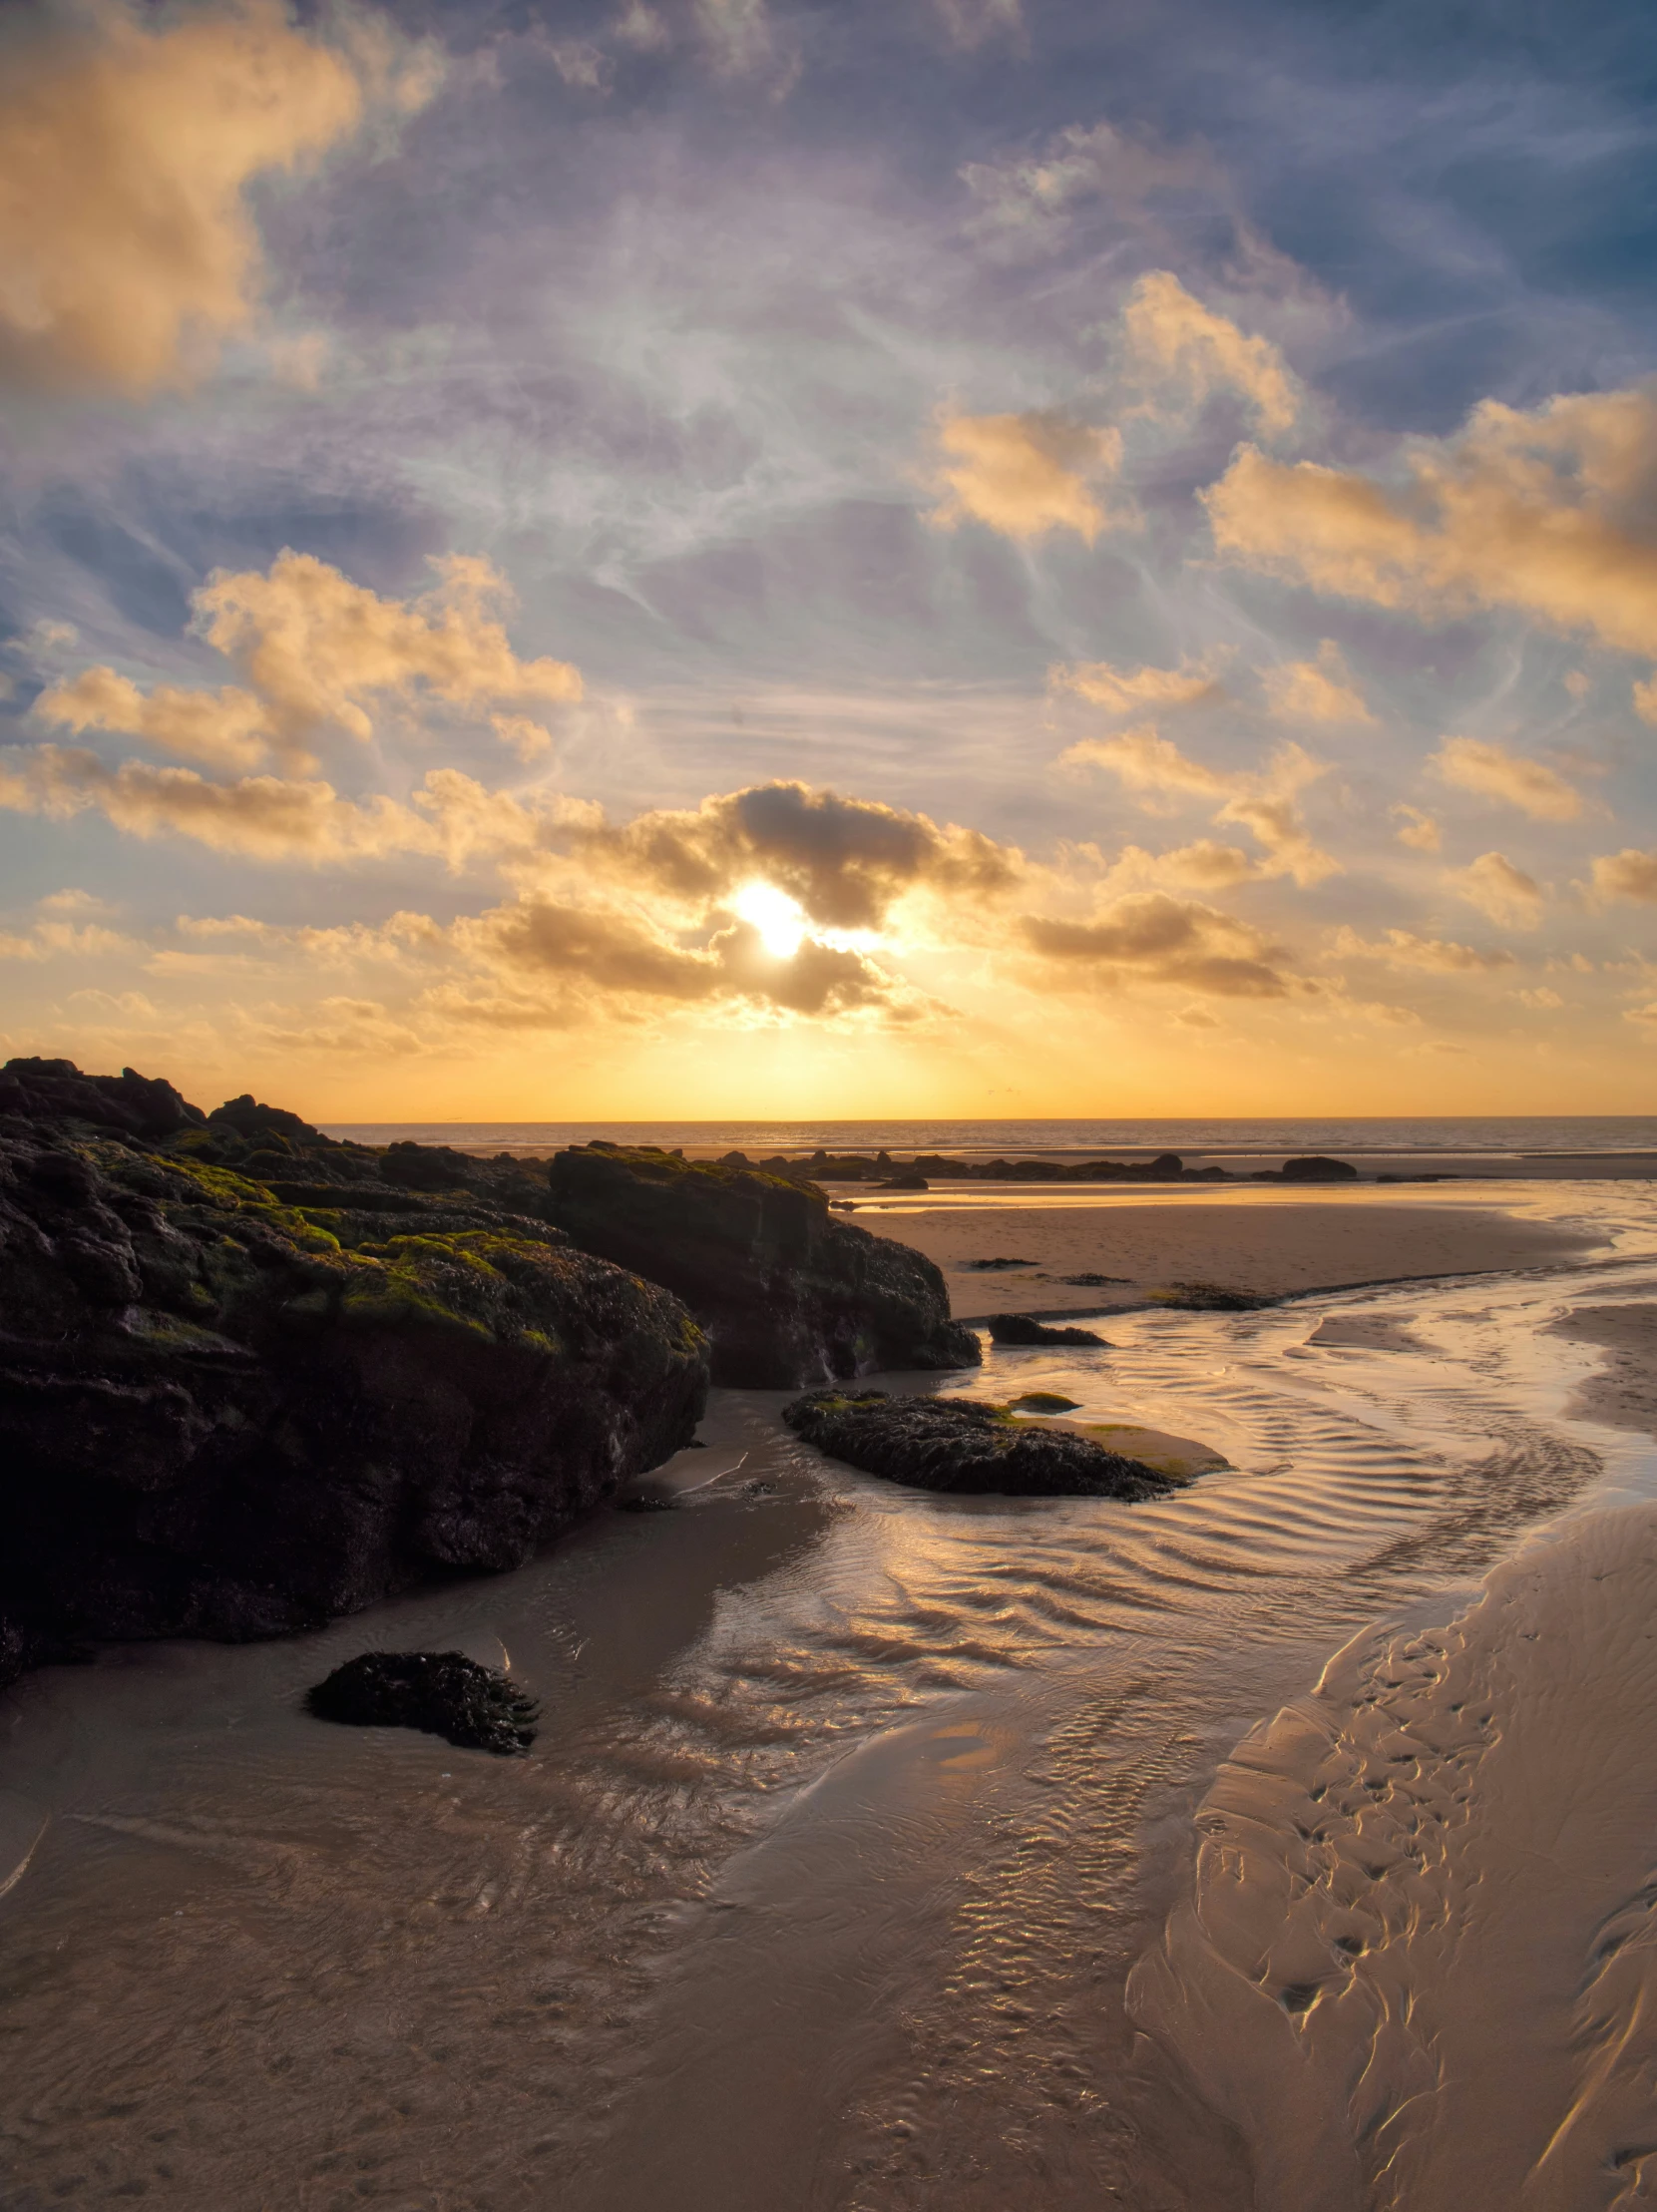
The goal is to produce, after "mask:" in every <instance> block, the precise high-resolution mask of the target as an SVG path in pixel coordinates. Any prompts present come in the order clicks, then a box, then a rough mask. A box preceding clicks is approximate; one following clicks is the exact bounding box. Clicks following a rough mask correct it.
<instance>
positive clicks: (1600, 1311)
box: [1549, 1285, 1657, 1435]
mask: <svg viewBox="0 0 1657 2212" xmlns="http://www.w3.org/2000/svg"><path fill="white" fill-rule="evenodd" d="M1643 1287H1647V1288H1649V1289H1652V1290H1654V1291H1657V1285H1649V1286H1643ZM1549 1334H1550V1335H1552V1336H1563V1337H1571V1338H1573V1339H1575V1341H1576V1342H1577V1343H1580V1344H1595V1345H1598V1346H1600V1347H1601V1348H1602V1349H1603V1350H1604V1351H1605V1353H1606V1355H1607V1357H1606V1359H1605V1362H1604V1364H1603V1365H1602V1367H1601V1368H1600V1371H1599V1373H1598V1374H1597V1375H1595V1376H1593V1377H1591V1378H1590V1379H1589V1381H1587V1382H1586V1383H1584V1384H1582V1386H1581V1387H1580V1388H1579V1389H1578V1391H1577V1392H1576V1395H1575V1397H1574V1399H1573V1401H1572V1411H1573V1412H1576V1413H1579V1414H1581V1415H1583V1416H1584V1418H1586V1419H1587V1420H1589V1421H1602V1422H1604V1423H1605V1425H1606V1426H1607V1427H1608V1428H1612V1429H1641V1430H1644V1431H1645V1432H1646V1433H1647V1434H1648V1435H1657V1303H1654V1304H1647V1305H1615V1306H1578V1307H1577V1308H1576V1309H1575V1311H1574V1312H1572V1313H1569V1314H1566V1315H1565V1316H1564V1318H1563V1319H1562V1320H1559V1321H1556V1322H1554V1324H1553V1326H1552V1328H1551V1330H1550V1331H1549Z"/></svg>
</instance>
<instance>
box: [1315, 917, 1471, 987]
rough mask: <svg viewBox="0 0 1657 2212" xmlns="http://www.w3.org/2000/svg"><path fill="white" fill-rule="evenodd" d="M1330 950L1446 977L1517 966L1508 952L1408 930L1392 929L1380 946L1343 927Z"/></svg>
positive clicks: (1349, 957) (1339, 955)
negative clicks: (1484, 948)
mask: <svg viewBox="0 0 1657 2212" xmlns="http://www.w3.org/2000/svg"><path fill="white" fill-rule="evenodd" d="M1330 950H1331V951H1332V952H1333V953H1334V955H1335V957H1336V959H1337V960H1375V961H1379V962H1380V963H1381V965H1382V966H1383V967H1386V968H1423V969H1426V970H1427V971H1428V972H1429V973H1430V974H1434V975H1443V976H1450V975H1466V974H1471V973H1474V972H1476V971H1478V970H1482V969H1486V968H1511V967H1512V966H1513V964H1514V962H1513V955H1512V954H1511V953H1510V952H1507V951H1505V950H1500V951H1496V952H1480V951H1479V950H1478V949H1477V948H1476V947H1475V946H1472V945H1458V944H1456V943H1454V941H1453V940H1451V939H1448V938H1443V937H1417V936H1415V935H1414V934H1413V933H1412V932H1411V931H1409V930H1407V929H1390V930H1388V932H1387V933H1386V935H1385V937H1383V938H1382V939H1381V940H1380V941H1379V942H1378V943H1366V942H1365V940H1364V939H1363V938H1362V937H1360V936H1359V934H1358V932H1357V931H1356V930H1355V929H1349V928H1342V929H1339V930H1337V931H1336V933H1335V936H1334V938H1333V940H1332V941H1331V945H1330Z"/></svg>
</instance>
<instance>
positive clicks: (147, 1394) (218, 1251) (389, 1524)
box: [0, 1062, 707, 1672]
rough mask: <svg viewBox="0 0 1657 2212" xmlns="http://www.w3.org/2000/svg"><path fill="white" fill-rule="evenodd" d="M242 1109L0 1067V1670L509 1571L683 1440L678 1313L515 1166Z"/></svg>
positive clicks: (264, 1627) (285, 1625)
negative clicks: (440, 1174) (338, 1140)
mask: <svg viewBox="0 0 1657 2212" xmlns="http://www.w3.org/2000/svg"><path fill="white" fill-rule="evenodd" d="M252 1106H253V1102H251V1101H236V1102H233V1103H232V1108H221V1109H220V1113H221V1114H226V1113H228V1114H230V1115H231V1118H230V1119H227V1120H220V1119H219V1117H218V1116H211V1117H209V1116H205V1115H202V1114H201V1113H200V1112H198V1111H197V1110H196V1109H194V1108H190V1107H188V1106H185V1103H184V1102H183V1101H182V1100H180V1099H179V1098H178V1094H177V1093H175V1092H173V1091H172V1090H171V1087H170V1086H167V1085H165V1084H162V1085H156V1084H146V1083H145V1081H144V1079H142V1078H138V1077H134V1076H131V1075H130V1074H129V1075H127V1076H123V1077H121V1078H106V1079H100V1078H88V1077H83V1076H80V1075H79V1073H78V1071H76V1070H74V1069H72V1068H70V1067H69V1066H68V1064H67V1063H62V1062H22V1063H18V1062H13V1063H12V1064H11V1065H10V1066H9V1067H8V1068H7V1069H5V1070H4V1071H0V1670H9V1671H11V1672H16V1671H17V1670H18V1669H20V1668H21V1667H22V1666H23V1665H26V1664H29V1663H31V1662H32V1661H33V1660H35V1659H38V1658H39V1657H41V1656H49V1655H50V1654H51V1653H52V1652H54V1651H57V1650H59V1649H62V1648H63V1647H64V1646H65V1645H66V1643H69V1642H73V1641H74V1640H76V1639H99V1638H104V1637H133V1636H157V1635H209V1636H220V1637H232V1638H238V1637H244V1636H258V1635H267V1634H271V1633H274V1632H276V1631H279V1630H283V1629H289V1628H296V1627H304V1626H309V1625H313V1624H316V1623H319V1622H321V1621H323V1620H326V1619H328V1618H329V1617H331V1616H332V1615H335V1614H339V1613H345V1612H351V1611H354V1610H356V1609H357V1608H359V1607H361V1606H363V1605H367V1604H370V1603H372V1602H373V1601H375V1600H376V1599H378V1598H381V1597H383V1596H385V1595H387V1594H388V1593H390V1592H391V1591H394V1590H397V1589H400V1588H403V1587H406V1586H408V1585H410V1584H413V1583H416V1582H418V1581H420V1580H422V1579H425V1578H428V1577H430V1576H432V1575H441V1574H444V1573H452V1572H456V1571H480V1570H483V1571H494V1570H499V1569H502V1568H507V1567H513V1566H516V1565H518V1564H520V1563H521V1562H522V1561H523V1560H525V1559H527V1558H528V1557H529V1556H530V1555H531V1553H532V1552H533V1551H534V1550H535V1549H536V1548H537V1547H538V1546H539V1545H541V1544H543V1543H545V1542H546V1541H547V1540H548V1539H549V1538H551V1537H553V1536H555V1535H557V1534H558V1533H559V1531H561V1530H562V1529H564V1528H566V1527H568V1526H569V1524H570V1523H571V1522H572V1521H574V1520H575V1519H576V1517H577V1516H578V1515H580V1514H582V1513H584V1512H585V1511H587V1510H588V1509H590V1508H591V1507H592V1506H593V1505H595V1504H596V1503H597V1502H599V1501H600V1500H601V1499H603V1498H605V1497H606V1496H608V1495H609V1494H610V1492H611V1491H612V1490H613V1489H614V1488H615V1487H616V1486H617V1484H618V1483H619V1482H621V1480H622V1479H624V1478H626V1477H628V1476H631V1475H634V1474H637V1473H640V1472H642V1471H643V1470H644V1469H646V1468H649V1467H652V1466H654V1465H656V1464H658V1463H659V1462H660V1461H662V1460H663V1459H666V1458H667V1457H668V1456H669V1455H670V1454H671V1453H672V1452H674V1451H675V1450H677V1449H678V1448H679V1447H680V1446H681V1445H683V1444H685V1443H686V1442H688V1440H689V1438H690V1436H691V1434H692V1431H693V1429H694V1426H695V1423H696V1420H697V1418H698V1416H699V1414H700V1411H701V1407H702V1403H703V1400H704V1396H705V1390H706V1380H707V1366H706V1347H705V1343H704V1340H703V1338H702V1335H701V1332H700V1331H699V1330H698V1329H697V1327H696V1326H695V1323H694V1322H693V1320H692V1319H691V1317H690V1315H689V1314H688V1313H687V1312H686V1311H685V1309H684V1307H683V1306H682V1305H681V1304H680V1303H679V1302H678V1300H677V1299H675V1298H674V1297H673V1296H672V1295H671V1294H670V1293H669V1292H668V1291H667V1290H665V1289H662V1288H660V1287H658V1286H657V1285H656V1284H655V1283H652V1282H646V1281H641V1280H640V1279H639V1278H638V1276H637V1275H636V1274H628V1273H625V1272H623V1271H622V1270H621V1269H619V1268H617V1267H614V1266H611V1265H608V1264H607V1263H606V1262H605V1261H604V1260H602V1259H599V1258H596V1257H594V1256H593V1255H592V1254H590V1253H588V1252H584V1251H581V1250H578V1249H576V1248H575V1247H574V1246H573V1245H572V1244H571V1243H570V1241H569V1240H568V1239H567V1238H565V1237H564V1236H563V1235H562V1234H561V1233H560V1232H559V1231H558V1230H557V1229H556V1228H555V1227H553V1226H552V1225H551V1224H550V1223H549V1222H547V1221H546V1220H545V1219H540V1218H536V1217H535V1216H534V1215H533V1214H530V1213H527V1212H525V1213H520V1212H518V1211H516V1210H512V1209H511V1208H510V1207H509V1205H506V1204H503V1203H502V1202H501V1199H502V1198H503V1197H506V1198H507V1199H509V1200H510V1199H511V1198H512V1197H514V1196H516V1195H522V1196H523V1197H524V1198H525V1199H526V1200H527V1201H528V1202H533V1203H534V1204H537V1205H542V1206H544V1205H545V1200H546V1191H545V1185H544V1184H543V1183H542V1181H541V1179H540V1177H539V1176H531V1175H529V1174H527V1173H525V1172H524V1171H523V1170H521V1169H520V1168H518V1166H517V1165H516V1163H511V1162H507V1163H501V1162H487V1163H473V1164H474V1165H475V1167H476V1172H475V1173H472V1175H471V1184H472V1187H469V1188H467V1189H464V1190H461V1191H458V1192H453V1193H451V1192H445V1193H442V1194H439V1195H428V1194H426V1193H423V1192H421V1191H419V1190H415V1189H408V1188H404V1187H400V1186H399V1187H396V1188H393V1187H391V1186H389V1185H388V1184H387V1183H386V1181H385V1180H384V1178H383V1176H382V1175H381V1172H380V1160H379V1155H378V1154H376V1153H373V1152H368V1151H366V1150H363V1149H362V1148H359V1147H345V1146H340V1145H334V1144H331V1142H330V1140H329V1139H327V1138H325V1137H322V1136H320V1135H319V1133H318V1132H316V1131H314V1130H310V1129H308V1128H307V1126H306V1124H304V1123H303V1122H300V1121H298V1119H297V1116H285V1117H284V1118H283V1119H280V1120H276V1119H271V1118H269V1116H271V1115H273V1114H278V1113H279V1111H280V1109H270V1108H256V1109H255V1110H256V1112H257V1113H260V1114H263V1115H265V1116H266V1118H265V1119H263V1120H262V1121H257V1122H256V1123H255V1122H254V1121H253V1120H252V1119H251V1118H250V1116H249V1115H248V1113H247V1112H246V1111H244V1110H241V1109H245V1108H248V1107H252ZM43 1109H44V1110H43ZM146 1116H148V1117H149V1118H148V1131H149V1132H150V1133H146V1124H145V1117H146ZM288 1124H296V1126H291V1125H288ZM232 1157H233V1158H235V1159H236V1160H237V1161H238V1162H239V1165H237V1166H233V1167H232V1166H229V1165H226V1164H223V1162H224V1161H225V1160H226V1159H228V1158H232ZM269 1161H273V1162H275V1163H276V1164H277V1165H278V1166H280V1167H282V1168H283V1169H284V1170H285V1173H284V1175H281V1176H274V1177H267V1176H266V1173H265V1165H266V1162H269Z"/></svg>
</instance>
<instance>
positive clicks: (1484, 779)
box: [1428, 737, 1582, 822]
mask: <svg viewBox="0 0 1657 2212" xmlns="http://www.w3.org/2000/svg"><path fill="white" fill-rule="evenodd" d="M1428 765H1429V767H1431V768H1433V769H1434V770H1435V771H1436V772H1437V774H1438V775H1439V776H1441V777H1442V778H1443V780H1444V781H1445V782H1446V783H1452V784H1454V785H1455V786H1456V788H1457V789H1458V790H1462V791H1476V792H1477V793H1478V795H1479V796H1480V797H1481V798H1491V799H1500V800H1501V801H1502V802H1503V804H1505V805H1507V806H1516V807H1517V808H1518V810H1519V812H1520V813H1521V814H1528V815H1529V816H1530V818H1531V820H1532V821H1534V822H1574V821H1575V820H1576V819H1577V817H1578V815H1580V813H1581V812H1582V794H1581V792H1580V791H1577V790H1575V789H1573V788H1572V786H1571V785H1570V784H1568V783H1567V782H1566V781H1565V779H1564V777H1563V776H1561V775H1556V774H1555V773H1554V771H1553V770H1552V769H1551V768H1545V767H1543V765H1542V763H1541V762H1540V761H1539V760H1523V759H1520V758H1519V757H1518V756H1517V755H1516V754H1514V753H1510V752H1505V751H1503V749H1502V748H1501V746H1500V745H1491V744H1486V743H1485V742H1484V741H1483V740H1482V739H1481V738H1478V737H1447V738H1446V739H1445V740H1444V742H1443V743H1442V744H1441V745H1440V747H1439V749H1438V751H1437V752H1436V753H1435V754H1434V755H1433V757H1432V759H1431V760H1430V761H1429V762H1428Z"/></svg>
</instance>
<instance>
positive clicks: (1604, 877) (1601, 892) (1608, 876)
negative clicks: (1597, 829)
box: [1593, 845, 1657, 906]
mask: <svg viewBox="0 0 1657 2212" xmlns="http://www.w3.org/2000/svg"><path fill="white" fill-rule="evenodd" d="M1593 888H1594V895H1595V897H1596V898H1600V899H1607V900H1609V899H1631V900H1633V901H1634V902H1635V904H1636V905H1639V906H1657V852H1641V851H1640V850H1639V849H1638V848H1637V847H1636V846H1633V845H1625V846H1624V847H1623V849H1622V851H1621V852H1613V853H1603V854H1601V855H1600V857H1599V858H1598V859H1597V860H1595V862H1594V864H1593Z"/></svg>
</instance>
